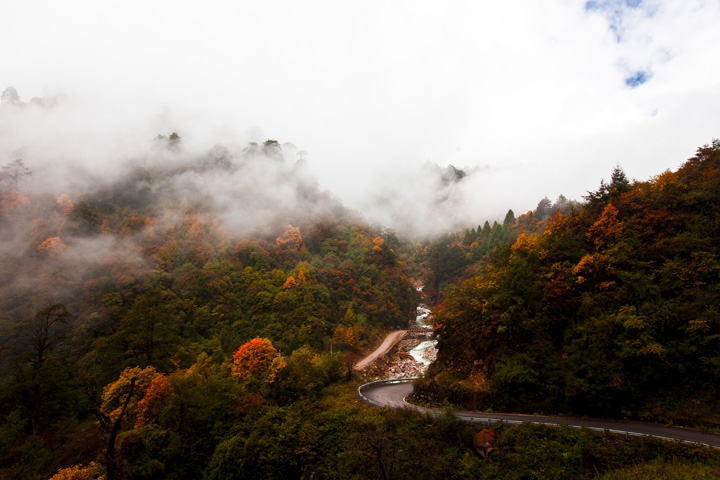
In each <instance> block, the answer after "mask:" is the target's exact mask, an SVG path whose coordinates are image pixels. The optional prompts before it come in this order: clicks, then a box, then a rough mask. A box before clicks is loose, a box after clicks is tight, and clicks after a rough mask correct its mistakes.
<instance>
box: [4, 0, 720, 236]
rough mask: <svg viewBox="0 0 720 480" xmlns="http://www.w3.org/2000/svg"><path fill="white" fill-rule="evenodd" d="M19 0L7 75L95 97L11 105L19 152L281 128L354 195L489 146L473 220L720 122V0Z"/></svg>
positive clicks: (230, 138)
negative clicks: (637, 78)
mask: <svg viewBox="0 0 720 480" xmlns="http://www.w3.org/2000/svg"><path fill="white" fill-rule="evenodd" d="M5 3H6V5H4V6H3V17H4V20H3V29H2V30H0V58H1V59H2V65H1V66H0V72H1V74H0V88H4V87H5V86H7V85H14V86H15V87H16V88H17V89H18V91H19V93H20V95H21V96H22V97H23V100H25V101H27V100H29V99H30V98H31V97H34V96H44V95H48V94H52V93H55V92H65V93H68V94H70V96H71V98H72V99H74V100H73V101H74V102H76V103H73V105H75V104H77V102H80V104H81V105H82V108H80V109H74V110H73V111H72V112H70V111H68V112H66V113H67V115H68V117H67V118H62V117H57V118H56V119H55V120H52V121H49V120H42V121H40V120H36V121H35V120H34V121H32V122H31V121H28V124H26V125H23V126H22V128H23V129H25V130H23V131H22V132H19V129H20V127H18V126H7V125H5V126H2V125H0V132H3V131H4V132H6V134H5V135H4V136H3V137H1V138H0V148H3V147H4V148H5V149H6V151H5V152H0V154H3V155H5V154H7V153H6V152H7V149H8V148H9V147H8V146H9V145H12V146H13V148H16V147H18V146H19V144H24V146H26V147H27V145H31V146H30V147H28V148H31V149H32V148H34V149H38V150H40V149H41V147H40V146H38V145H42V149H44V150H43V151H46V152H49V153H48V154H50V153H53V152H54V154H55V155H56V156H57V155H59V156H61V157H63V158H67V157H72V158H74V159H79V160H82V161H83V162H85V163H94V162H101V167H99V169H100V170H102V169H104V168H107V165H110V164H112V163H113V162H114V160H115V155H116V154H119V153H123V154H124V153H132V151H133V148H132V147H131V146H132V144H133V143H134V142H140V139H142V138H146V137H148V136H152V135H154V134H157V133H168V132H169V131H176V130H177V131H179V132H181V134H182V136H183V140H184V142H185V143H186V145H187V146H188V147H189V148H190V149H196V150H197V151H203V150H206V149H207V148H209V147H210V146H212V145H213V144H215V143H217V142H222V143H226V144H229V145H233V144H242V143H244V142H247V141H249V140H256V141H262V140H264V139H265V138H263V137H266V138H275V139H278V140H280V141H281V142H282V141H291V142H294V143H295V144H296V145H298V146H299V148H301V149H305V150H307V151H308V152H309V168H310V169H311V170H312V171H313V172H314V173H315V174H316V175H317V176H318V177H319V179H320V182H321V185H322V186H323V187H324V188H330V189H332V190H333V191H335V192H336V193H338V194H339V195H340V196H341V197H343V199H344V200H345V203H346V204H349V205H350V206H353V205H360V204H362V202H361V201H360V200H361V199H362V198H363V197H364V196H365V195H366V194H367V193H368V192H370V191H374V190H375V185H377V184H378V183H379V182H378V180H377V178H378V176H380V177H382V178H386V177H387V176H386V172H388V171H389V170H392V171H394V172H403V171H405V169H407V170H408V172H411V173H408V176H409V177H413V178H414V176H415V175H416V173H415V172H420V171H422V165H424V164H425V163H426V162H428V161H430V162H435V163H438V164H441V165H444V164H447V163H452V164H454V165H455V166H457V167H460V168H463V167H466V168H472V167H474V166H488V167H490V168H489V169H483V170H481V171H480V172H479V173H478V174H477V176H474V177H473V178H474V179H473V182H476V183H477V184H476V186H475V188H474V189H473V194H472V195H471V198H472V199H473V201H472V202H471V204H470V205H469V206H468V207H467V209H466V210H463V212H464V214H465V215H466V216H467V218H468V222H469V223H470V224H471V225H472V224H474V223H478V221H479V220H482V218H480V219H479V218H477V217H478V216H480V215H483V216H484V215H495V216H496V217H501V216H502V215H504V213H505V211H506V210H507V208H513V209H514V210H515V211H516V212H520V211H525V210H527V209H530V208H533V207H534V206H535V205H536V203H537V201H538V200H539V199H540V198H542V197H543V196H545V195H548V196H549V197H550V198H555V197H556V196H557V195H558V194H560V193H564V194H565V195H566V196H568V197H569V198H578V197H579V196H580V195H582V194H583V193H584V192H585V191H586V190H588V189H592V188H596V187H597V185H598V184H599V181H600V179H601V178H602V177H607V176H609V174H610V172H611V170H612V168H613V166H614V165H615V164H616V163H618V162H619V163H620V164H621V165H623V167H624V168H625V170H626V172H627V174H628V175H629V176H630V177H636V178H638V179H646V178H647V177H649V176H651V175H654V174H657V173H660V172H662V171H663V170H665V169H666V168H676V167H677V166H678V165H679V164H680V163H681V162H682V161H683V160H684V159H685V158H687V157H688V156H690V155H692V154H693V152H694V150H695V148H696V147H698V146H700V145H702V144H704V143H707V142H709V141H710V140H711V138H712V137H713V136H718V135H720V133H719V132H720V116H719V115H717V112H718V111H720V109H719V107H720V56H718V55H717V52H718V51H720V29H718V28H717V25H719V24H720V4H718V2H716V1H700V0H693V1H678V0H668V1H662V0H654V1H649V0H646V1H643V2H640V3H639V4H638V5H637V6H636V7H635V6H632V5H635V3H634V2H629V3H630V5H631V6H630V7H628V2H602V3H603V5H602V8H600V7H599V8H594V9H593V8H587V4H586V2H579V1H570V0H554V1H547V2H532V1H522V2H469V1H468V2H452V3H449V4H438V3H437V2H426V1H425V2H418V1H403V2H391V3H388V2H377V1H376V2H362V3H358V4H346V3H345V2H330V1H324V2H317V1H314V2H290V1H269V2H230V1H219V0H216V1H209V2H204V3H202V4H199V3H197V2H189V1H153V2H142V1H139V0H126V1H123V2H119V1H110V2H95V1H89V0H88V1H81V0H68V1H65V2H55V1H50V0H44V1H40V0H37V1H32V2H5ZM608 12H609V13H608ZM613 26H614V28H615V30H613V28H611V27H613ZM618 31H620V32H621V34H620V35H618V34H617V32H618ZM638 72H646V74H647V77H648V78H647V81H646V82H645V83H643V84H642V85H639V86H637V87H636V88H630V87H629V86H628V85H626V82H625V80H626V79H627V78H629V77H631V76H633V75H636V74H638ZM3 84H4V85H3ZM43 122H45V123H43ZM53 122H54V123H53ZM40 124H42V125H44V127H43V128H37V129H36V131H35V132H33V131H32V127H33V125H40ZM8 132H9V133H8ZM259 132H261V133H259ZM8 135H11V136H13V138H12V139H8ZM39 137H40V138H39ZM258 137H260V138H258ZM40 140H42V141H41V142H40V143H37V142H38V141H40ZM58 145H60V147H58ZM108 147H109V148H108ZM143 148H144V146H143ZM60 154H62V155H60ZM3 163H4V159H3ZM410 200H412V198H411V199H410ZM416 204H422V202H419V203H418V202H416ZM420 216H421V217H422V212H420Z"/></svg>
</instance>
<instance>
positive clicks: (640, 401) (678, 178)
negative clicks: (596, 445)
mask: <svg viewBox="0 0 720 480" xmlns="http://www.w3.org/2000/svg"><path fill="white" fill-rule="evenodd" d="M586 200H587V201H586V202H585V204H584V205H583V206H582V208H576V209H573V210H572V211H571V212H562V211H556V212H554V213H553V214H552V216H551V218H550V219H549V220H547V221H546V222H544V224H542V225H540V228H541V229H540V231H533V229H523V230H522V231H521V232H520V233H519V234H518V236H517V238H516V239H515V240H514V242H513V243H512V244H511V245H510V244H508V245H507V246H504V247H500V248H499V249H497V250H496V251H495V252H493V254H492V255H491V258H488V259H487V261H486V262H485V263H484V264H482V265H478V269H479V271H478V274H477V275H474V276H470V277H469V278H467V279H466V280H464V281H462V282H457V284H456V286H454V287H453V288H451V289H449V291H448V292H447V294H446V295H445V296H444V298H443V299H442V304H441V305H439V307H438V309H437V325H436V331H437V333H438V336H439V343H438V348H439V356H438V361H437V362H436V363H435V364H434V365H433V366H432V367H431V370H430V372H429V375H428V377H427V378H426V379H425V380H423V381H422V382H421V384H420V386H421V387H422V388H421V390H422V392H423V393H422V395H420V397H421V398H425V399H426V400H434V401H442V399H446V400H449V401H451V402H452V403H455V404H458V405H463V406H465V407H472V408H478V409H495V410H496V411H499V410H502V411H509V410H517V411H524V412H538V411H542V412H546V413H547V412H569V413H575V414H583V415H592V416H612V417H619V418H623V417H625V418H632V419H642V420H652V421H660V422H676V423H682V424H684V425H706V426H713V427H717V426H718V425H720V417H718V415H717V408H718V406H719V404H718V400H717V399H718V398H720V395H718V393H720V392H718V390H717V385H718V380H720V303H718V302H719V299H720V250H719V249H720V244H719V243H718V239H719V238H720V208H719V207H720V142H718V141H717V140H715V141H713V143H712V144H711V145H706V146H705V147H702V148H700V149H698V151H697V155H696V156H695V157H693V158H691V159H690V160H688V161H687V162H686V163H685V164H684V165H683V166H682V167H681V168H680V169H678V170H677V171H675V172H671V171H666V172H664V173H662V174H660V175H658V176H657V177H654V178H652V179H651V180H649V181H637V182H634V183H631V182H630V181H628V179H627V178H626V177H625V175H624V173H623V172H622V170H621V169H620V168H616V170H615V171H614V172H613V175H612V178H611V181H610V182H609V183H605V182H602V183H601V185H600V188H599V189H598V190H597V191H594V192H589V194H588V196H587V197H586ZM516 228H517V227H516ZM467 271H469V270H467Z"/></svg>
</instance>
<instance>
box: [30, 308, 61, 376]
mask: <svg viewBox="0 0 720 480" xmlns="http://www.w3.org/2000/svg"><path fill="white" fill-rule="evenodd" d="M69 318H70V312H68V311H67V308H65V305H63V304H61V303H56V304H54V305H50V306H49V307H46V308H44V309H42V310H40V311H39V312H37V314H35V320H34V321H33V322H32V324H30V325H29V326H27V327H24V329H27V330H28V331H29V334H30V335H29V340H30V343H31V345H32V348H33V358H32V360H31V361H30V364H31V365H32V367H33V368H34V369H35V370H39V369H40V367H42V365H43V363H45V361H46V360H47V356H48V354H49V353H50V350H51V349H52V348H53V347H54V346H55V344H56V342H57V341H58V340H59V339H60V338H61V335H60V333H59V332H58V327H60V325H63V324H66V323H67V321H68V319H69Z"/></svg>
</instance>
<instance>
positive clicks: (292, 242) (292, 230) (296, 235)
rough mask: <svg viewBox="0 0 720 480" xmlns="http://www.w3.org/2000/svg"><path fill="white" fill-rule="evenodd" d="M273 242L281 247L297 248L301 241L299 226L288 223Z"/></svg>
mask: <svg viewBox="0 0 720 480" xmlns="http://www.w3.org/2000/svg"><path fill="white" fill-rule="evenodd" d="M275 243H276V244H277V246H278V247H280V248H281V249H287V250H298V249H299V248H300V245H302V243H303V238H302V235H300V227H293V226H292V225H288V227H287V228H286V229H285V231H284V232H283V234H282V235H280V236H279V237H277V239H276V240H275Z"/></svg>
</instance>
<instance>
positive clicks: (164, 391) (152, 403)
mask: <svg viewBox="0 0 720 480" xmlns="http://www.w3.org/2000/svg"><path fill="white" fill-rule="evenodd" d="M172 394H173V389H172V385H170V382H169V381H168V379H167V377H166V376H165V374H163V373H158V374H157V375H155V377H153V379H152V381H151V382H150V386H149V387H148V388H147V390H146V391H145V396H143V398H142V400H140V401H139V402H138V404H137V421H136V422H135V428H137V427H142V426H143V425H147V424H148V423H150V422H151V421H152V419H153V418H154V417H156V416H157V415H158V413H159V412H160V410H161V409H162V406H163V404H164V403H165V401H166V400H167V399H168V398H170V396H172Z"/></svg>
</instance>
